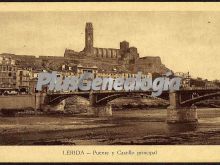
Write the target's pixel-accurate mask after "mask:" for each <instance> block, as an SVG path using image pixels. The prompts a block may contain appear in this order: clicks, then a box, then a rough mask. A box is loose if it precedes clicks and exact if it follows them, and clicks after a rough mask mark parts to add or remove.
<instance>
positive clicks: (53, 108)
mask: <svg viewBox="0 0 220 165" xmlns="http://www.w3.org/2000/svg"><path fill="white" fill-rule="evenodd" d="M64 107H65V100H63V101H61V102H60V103H59V104H56V105H46V104H44V105H42V107H41V109H42V110H43V111H45V112H49V111H57V112H58V111H64Z"/></svg>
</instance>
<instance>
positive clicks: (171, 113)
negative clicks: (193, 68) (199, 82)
mask: <svg viewBox="0 0 220 165" xmlns="http://www.w3.org/2000/svg"><path fill="white" fill-rule="evenodd" d="M151 93H152V91H89V92H82V91H81V92H77V91H76V92H71V93H47V94H46V96H45V99H44V104H45V105H49V106H50V105H51V106H53V105H56V104H59V103H60V102H61V101H62V100H65V99H66V98H68V97H75V96H79V97H83V98H85V99H87V100H88V101H89V102H90V105H91V106H92V107H94V110H93V112H94V114H95V115H97V116H111V115H112V109H111V105H110V104H108V103H109V102H110V101H112V100H114V99H117V98H120V97H134V96H142V97H144V96H146V97H152V96H151ZM218 96H220V89H219V88H218V89H181V90H178V91H173V92H169V91H163V93H162V94H161V95H160V96H159V97H158V98H160V99H163V100H168V101H169V103H170V106H169V107H168V108H167V122H168V123H186V122H197V112H196V107H195V106H194V103H196V102H198V101H201V100H206V99H209V98H213V97H218Z"/></svg>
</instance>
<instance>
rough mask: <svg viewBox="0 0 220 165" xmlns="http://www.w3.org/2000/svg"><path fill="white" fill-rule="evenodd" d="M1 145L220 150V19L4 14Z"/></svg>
mask: <svg viewBox="0 0 220 165" xmlns="http://www.w3.org/2000/svg"><path fill="white" fill-rule="evenodd" d="M0 34H1V41H0V145H2V146H3V145H12V146H17V145H30V146H36V145H45V146H47V145H220V72H218V71H219V69H220V55H219V54H220V47H219V43H220V12H219V11H31V10H29V11H22V12H16V11H4V12H2V11H0Z"/></svg>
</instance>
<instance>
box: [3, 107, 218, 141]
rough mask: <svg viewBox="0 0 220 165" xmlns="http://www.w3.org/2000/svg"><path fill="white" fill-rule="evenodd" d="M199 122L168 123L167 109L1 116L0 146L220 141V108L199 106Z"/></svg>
mask: <svg viewBox="0 0 220 165" xmlns="http://www.w3.org/2000/svg"><path fill="white" fill-rule="evenodd" d="M197 112H198V117H199V123H198V124H172V125H168V124H167V123H166V110H165V109H152V110H140V109H139V110H138V109H136V110H134V109H133V110H121V111H113V116H112V117H107V118H97V117H89V116H71V117H70V116H68V117H67V116H30V117H27V116H25V117H24V116H23V117H0V145H106V144H107V145H170V144H174V145H175V144H190V145H198V144H199V145H202V144H212V145H215V144H216V145H217V144H218V145H219V144H220V109H219V108H215V109H198V110H197Z"/></svg>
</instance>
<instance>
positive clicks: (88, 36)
mask: <svg viewBox="0 0 220 165" xmlns="http://www.w3.org/2000/svg"><path fill="white" fill-rule="evenodd" d="M92 48H93V27H92V23H91V22H87V23H86V28H85V50H86V52H89V53H92Z"/></svg>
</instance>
